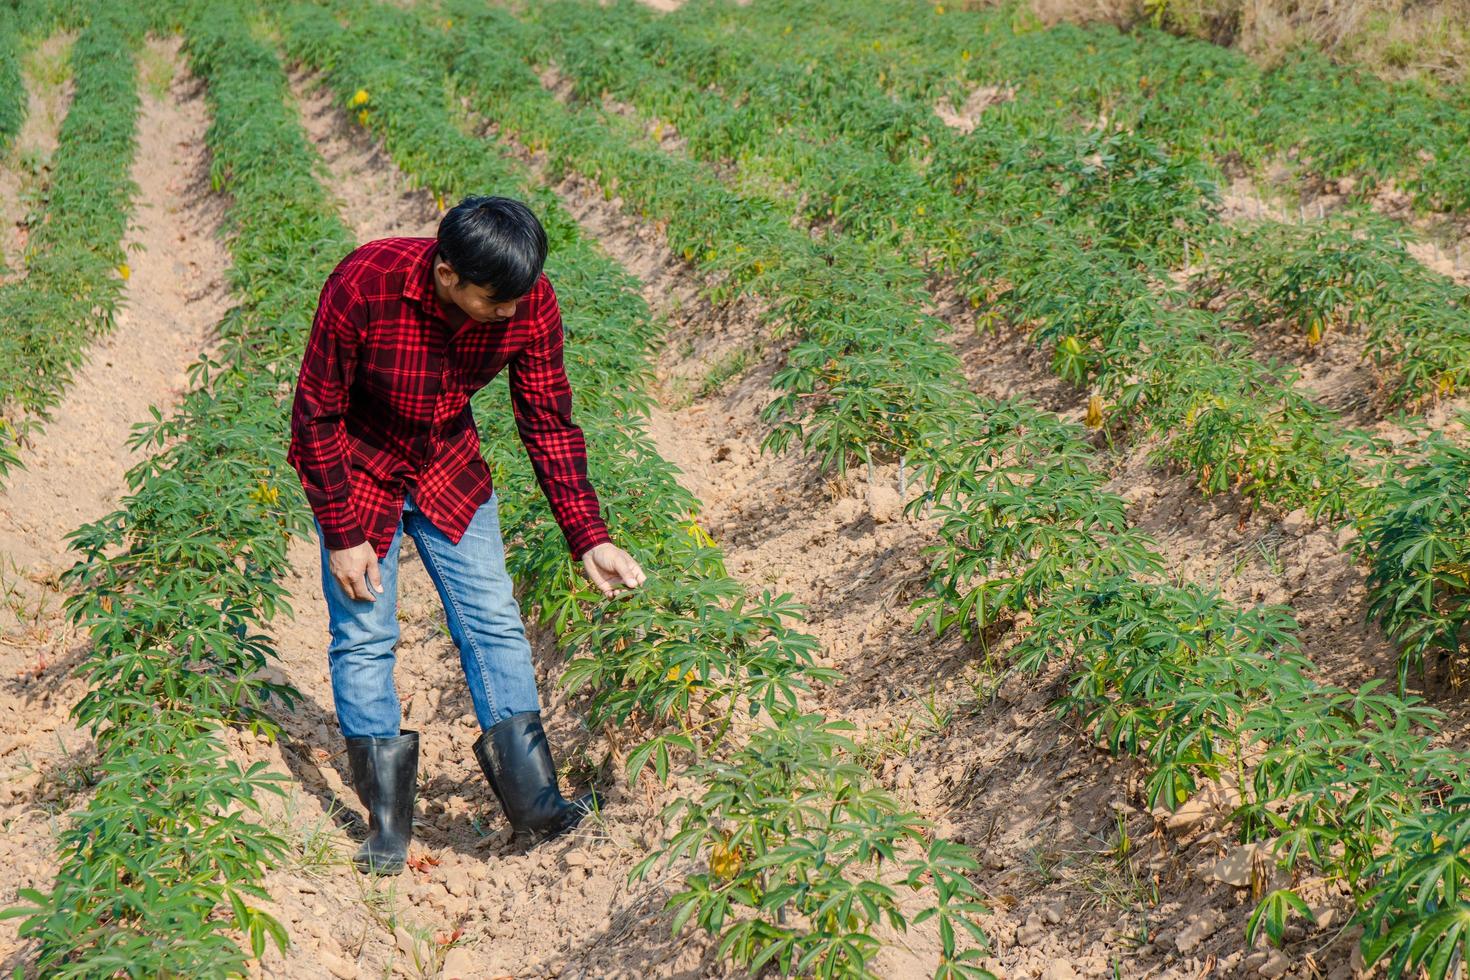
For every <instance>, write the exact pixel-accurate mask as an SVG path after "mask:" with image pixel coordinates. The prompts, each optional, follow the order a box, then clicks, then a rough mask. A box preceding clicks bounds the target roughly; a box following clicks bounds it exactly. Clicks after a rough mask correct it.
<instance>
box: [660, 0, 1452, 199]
mask: <svg viewBox="0 0 1470 980" xmlns="http://www.w3.org/2000/svg"><path fill="white" fill-rule="evenodd" d="M687 6H688V9H685V10H681V11H680V12H679V13H677V14H676V15H674V16H673V17H671V18H670V20H671V21H672V22H678V23H679V24H681V26H683V27H684V28H685V29H686V30H687V31H689V32H690V33H697V34H699V35H700V36H702V37H705V38H707V39H713V38H715V37H717V36H724V35H728V34H731V33H735V32H737V31H739V32H748V33H754V34H768V35H770V36H771V37H773V38H779V37H781V36H782V35H783V34H784V33H787V32H788V29H789V28H792V27H800V29H801V31H802V33H803V35H804V36H811V37H813V38H816V39H819V40H820V43H822V44H823V45H825V46H827V47H829V48H831V49H832V54H834V55H835V56H836V57H835V59H834V60H832V61H829V62H825V63H823V68H824V69H826V68H829V67H831V66H834V65H835V66H840V69H841V70H842V71H843V73H844V74H845V76H846V78H847V79H848V85H849V86H861V87H871V86H874V85H877V86H879V87H881V88H884V89H885V90H887V91H890V92H892V93H895V94H898V95H902V96H905V97H910V98H916V99H917V100H919V101H921V102H923V103H925V104H930V103H933V102H934V101H935V100H936V99H940V98H943V99H947V100H951V99H952V100H953V102H954V103H955V104H958V103H960V102H962V101H963V100H964V99H965V98H966V96H968V95H969V94H970V93H971V92H972V91H973V90H974V88H976V87H977V86H987V85H990V86H1014V88H1015V90H1016V97H1017V98H1018V99H1020V100H1029V101H1031V102H1033V103H1034V104H1035V105H1036V106H1037V107H1038V108H1040V109H1041V110H1043V111H1046V112H1049V113H1053V114H1057V115H1067V116H1069V117H1071V118H1073V119H1075V120H1095V119H1097V118H1098V117H1099V116H1104V117H1106V118H1107V119H1108V120H1116V121H1118V122H1121V123H1122V124H1123V125H1124V127H1125V128H1127V129H1131V130H1134V131H1137V132H1140V133H1142V134H1144V135H1147V136H1149V137H1153V138H1164V139H1167V140H1168V141H1169V142H1171V143H1173V144H1174V145H1176V146H1178V147H1179V148H1180V149H1182V150H1184V151H1185V152H1188V153H1190V154H1191V155H1197V156H1203V157H1206V158H1210V159H1212V160H1214V161H1217V166H1219V167H1221V168H1230V169H1235V168H1240V167H1244V168H1247V169H1257V168H1259V167H1261V166H1262V165H1263V164H1264V163H1266V162H1267V161H1268V160H1270V159H1271V158H1272V157H1273V156H1274V157H1278V158H1285V162H1287V163H1288V164H1289V165H1290V166H1291V167H1292V168H1293V169H1294V170H1295V171H1296V173H1297V174H1298V176H1299V177H1300V178H1304V179H1308V180H1311V179H1316V180H1321V179H1326V180H1336V179H1339V178H1344V177H1349V178H1353V187H1352V188H1351V191H1350V193H1351V194H1352V195H1353V196H1355V197H1357V198H1358V199H1360V200H1366V199H1368V198H1369V197H1370V196H1371V195H1372V194H1373V192H1374V191H1375V190H1377V189H1378V188H1379V187H1380V186H1382V185H1383V184H1384V183H1385V182H1387V181H1388V180H1389V179H1394V180H1395V181H1396V182H1397V183H1398V184H1399V186H1401V187H1402V188H1403V189H1404V190H1406V191H1407V192H1408V193H1409V194H1410V195H1411V198H1412V200H1413V202H1414V204H1415V205H1416V206H1417V207H1418V208H1419V209H1421V210H1454V211H1463V210H1465V209H1466V208H1467V207H1470V178H1467V176H1466V175H1467V174H1470V168H1467V166H1466V163H1467V153H1470V150H1467V148H1466V146H1465V144H1464V141H1462V140H1458V139H1457V138H1456V136H1455V134H1456V133H1458V132H1463V131H1464V130H1465V129H1466V127H1467V124H1470V90H1467V89H1466V87H1465V86H1463V85H1462V86H1458V87H1455V88H1448V87H1441V86H1438V85H1435V84H1433V83H1429V82H1419V81H1408V82H1395V83H1387V82H1384V81H1383V80H1381V79H1379V78H1377V77H1375V76H1374V75H1372V74H1371V73H1370V72H1367V71H1365V70H1362V69H1360V68H1357V67H1355V66H1350V65H1336V64H1333V63H1332V62H1331V61H1330V60H1329V59H1328V58H1327V57H1325V56H1324V55H1323V54H1322V53H1321V52H1320V51H1317V50H1315V49H1314V48H1312V47H1311V46H1309V45H1301V46H1298V47H1297V48H1295V49H1294V50H1292V51H1290V52H1288V53H1287V55H1286V56H1285V58H1284V59H1283V60H1282V63H1281V64H1279V65H1278V66H1276V67H1273V68H1270V69H1262V68H1261V67H1260V66H1258V65H1257V64H1255V63H1254V62H1253V61H1252V60H1251V59H1249V58H1248V57H1246V56H1244V55H1242V54H1240V53H1239V52H1236V51H1232V50H1229V49H1225V48H1221V47H1218V46H1216V45H1213V44H1207V43H1203V42H1200V41H1195V40H1189V39H1180V38H1176V37H1172V36H1170V35H1168V34H1166V33H1164V32H1162V31H1158V30H1154V29H1150V28H1148V27H1146V26H1140V27H1138V28H1136V29H1134V30H1133V31H1131V32H1129V33H1126V34H1124V33H1120V32H1118V31H1117V30H1114V29H1113V28H1111V27H1109V26H1107V25H1102V24H1095V25H1088V26H1082V27H1079V26H1076V25H1070V24H1062V25H1058V26H1056V27H1054V28H1049V29H1045V30H1043V29H1041V24H1040V23H1039V22H1037V21H1036V20H1035V18H1034V17H1033V16H1032V15H1031V14H1030V13H1029V11H1027V10H1026V9H1025V8H1024V6H1022V5H1016V4H1010V5H1001V6H999V7H996V8H987V9H980V10H964V9H954V8H952V7H947V6H946V5H944V4H936V5H934V6H932V7H929V8H927V9H923V10H914V11H912V13H911V15H910V16H904V17H894V16H892V12H891V10H889V9H888V8H887V7H886V5H884V4H882V3H879V2H875V0H844V2H839V3H834V4H814V3H813V2H812V0H770V2H766V3H760V4H753V5H750V6H748V7H742V8H733V9H732V8H727V7H721V6H719V5H713V4H691V5H687ZM705 25H707V26H705ZM786 63H789V59H788V61H787V62H783V63H782V64H786ZM773 67H778V66H773ZM844 90H849V91H850V90H853V89H852V88H851V87H849V88H846V89H844ZM1344 189H1346V187H1345V188H1344Z"/></svg>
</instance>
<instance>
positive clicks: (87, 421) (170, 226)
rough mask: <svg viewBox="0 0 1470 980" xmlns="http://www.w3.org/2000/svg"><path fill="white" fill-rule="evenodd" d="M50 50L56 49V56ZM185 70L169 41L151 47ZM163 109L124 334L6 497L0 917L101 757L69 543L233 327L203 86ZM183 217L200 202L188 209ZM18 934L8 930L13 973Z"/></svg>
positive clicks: (0, 538) (27, 882) (71, 395)
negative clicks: (139, 430)
mask: <svg viewBox="0 0 1470 980" xmlns="http://www.w3.org/2000/svg"><path fill="white" fill-rule="evenodd" d="M54 43H55V42H54V39H53V41H52V42H48V44H54ZM149 47H150V49H151V52H152V54H153V55H154V56H155V57H157V58H158V59H160V60H162V61H164V62H167V63H170V64H173V65H176V66H177V65H179V63H180V59H179V56H178V44H177V42H176V41H175V40H168V41H150V42H149ZM178 70H179V72H180V75H179V76H178V77H177V78H176V79H175V81H174V82H173V84H172V86H171V87H170V88H169V90H168V93H167V95H166V96H165V97H164V98H162V99H159V98H155V97H154V96H153V95H151V94H148V93H146V92H145V94H144V97H143V104H142V111H141V115H140V117H139V130H138V132H139V144H138V151H137V156H136V158H135V162H134V165H133V179H134V180H136V181H137V182H138V184H139V187H140V189H141V190H140V193H139V196H138V198H137V201H136V209H135V212H134V218H133V226H132V228H131V230H130V231H129V233H128V236H127V239H126V241H127V242H128V244H129V245H139V246H141V247H142V251H138V252H131V253H130V254H131V255H133V256H134V257H133V258H132V260H131V264H132V276H131V278H130V279H129V280H128V285H127V291H126V294H125V297H124V303H125V305H124V307H123V309H122V311H121V312H120V313H119V315H118V322H117V325H116V328H115V329H114V330H113V331H112V332H111V333H110V334H109V335H108V336H106V337H104V338H102V339H101V340H100V341H98V343H97V344H96V346H94V347H93V349H92V350H91V351H90V353H89V356H88V360H87V363H86V365H85V367H83V368H82V369H81V370H80V371H79V372H78V373H77V376H76V379H75V381H74V382H73V384H72V385H71V387H70V389H69V390H68V391H67V392H66V395H65V400H64V401H63V402H62V404H61V405H60V406H59V407H58V409H57V411H56V416H55V421H53V422H52V423H51V424H49V425H48V426H47V427H46V429H45V431H44V432H43V433H42V434H41V435H40V437H39V438H38V439H37V440H36V444H35V446H34V447H33V448H32V449H30V450H29V451H28V452H27V453H26V458H25V463H26V469H24V470H18V471H16V472H15V473H14V475H13V476H12V478H11V479H10V480H9V485H8V487H7V488H6V490H5V491H4V492H3V493H0V577H3V578H0V582H3V588H0V592H3V595H4V599H5V602H4V608H3V609H0V684H3V688H4V690H3V694H0V697H3V698H4V699H5V701H6V702H7V711H6V712H5V713H4V714H3V716H0V825H3V828H4V833H3V834H0V863H3V864H4V865H5V867H6V868H7V869H8V870H7V873H6V875H5V876H4V885H3V889H0V906H4V905H10V904H11V903H13V902H14V901H15V897H16V891H17V889H19V888H24V887H40V888H43V889H44V888H46V887H47V886H49V884H50V882H51V879H52V876H53V874H54V871H55V859H54V854H53V849H54V843H55V842H54V839H53V828H52V826H51V821H52V820H53V819H60V815H61V814H64V813H66V812H68V811H69V810H71V809H72V808H73V807H74V806H75V805H77V803H78V802H79V800H80V794H81V793H82V791H83V784H82V777H83V774H84V773H85V772H86V769H87V767H88V765H89V763H90V758H89V757H90V753H91V742H90V739H89V738H88V737H87V735H86V733H84V732H78V731H77V730H76V729H75V728H74V727H73V726H72V725H71V723H70V721H69V719H68V717H67V716H68V712H69V711H70V709H71V706H72V705H73V704H74V703H75V702H76V700H77V699H78V697H80V695H81V694H82V692H83V691H84V690H85V684H84V683H83V682H81V681H80V680H78V679H75V678H72V677H70V676H68V675H69V672H70V669H71V668H72V666H73V665H74V664H76V663H77V662H78V661H79V660H80V659H81V658H82V657H83V656H84V655H85V653H86V650H87V642H86V636H85V634H82V633H78V632H77V631H76V630H74V629H73V628H72V627H71V626H70V624H68V623H67V622H66V621H65V618H64V616H63V615H62V613H61V602H62V600H63V598H64V594H63V592H62V591H61V589H60V588H59V584H58V582H57V579H56V576H57V574H58V573H59V572H61V571H62V570H64V569H65V568H67V567H69V566H70V565H71V564H72V563H73V561H74V560H75V559H76V557H77V556H76V555H75V554H73V553H69V551H68V547H67V543H66V541H65V535H66V534H67V533H68V532H70V531H71V530H73V529H74V528H76V527H77V526H79V525H81V524H83V523H86V522H88V521H92V520H95V519H97V518H100V517H102V516H104V515H106V514H107V513H109V512H111V511H112V510H113V509H114V508H115V507H116V506H117V504H118V502H119V500H120V498H121V497H122V495H123V494H124V493H126V491H127V484H126V481H125V479H124V473H125V472H126V470H127V469H128V468H129V467H130V466H132V465H133V464H135V463H137V462H138V461H139V460H140V459H142V458H144V457H145V456H146V455H147V453H146V452H144V453H138V452H133V451H131V450H129V449H128V447H127V442H128V436H129V430H130V426H131V425H132V423H133V422H134V421H136V420H140V419H146V418H148V410H149V407H150V406H155V405H156V406H158V407H159V408H160V409H161V410H163V411H165V412H166V411H167V410H168V407H169V406H170V405H171V404H173V403H174V402H175V401H176V400H177V399H178V397H179V396H180V395H181V394H182V392H183V391H184V390H185V387H186V385H187V377H186V375H185V369H186V368H187V366H188V365H189V364H190V363H191V362H192V361H193V360H194V359H195V357H196V355H197V354H198V352H199V351H201V350H202V349H204V347H205V345H206V343H207V340H208V338H209V336H210V333H211V330H212V327H213V325H214V324H215V323H216V322H217V321H218V320H219V318H220V317H221V315H222V314H223V313H224V311H225V309H226V305H227V300H228V297H227V290H226V287H225V282H224V273H225V269H226V268H227V266H228V258H227V256H226V254H225V252H224V249H223V248H222V246H221V245H220V243H219V241H218V237H217V235H218V230H219V221H220V217H221V214H222V202H221V201H219V200H218V199H217V198H213V197H210V196H209V195H208V190H209V176H208V165H209V161H208V157H207V155H206V152H205V150H204V131H205V128H206V126H207V124H208V120H207V118H206V115H205V108H204V102H203V97H202V95H203V93H202V90H201V87H200V86H199V85H198V83H197V82H196V81H194V80H192V79H190V78H188V77H186V76H184V75H183V74H182V68H179V69H178ZM181 202H197V203H196V204H193V205H185V204H183V203H181ZM16 928H17V923H16V920H14V919H10V920H5V921H4V922H0V958H3V963H4V970H5V972H6V973H9V971H10V968H11V967H12V966H13V965H14V963H13V962H12V961H13V958H14V955H15V952H16V946H15V942H16V938H15V937H16Z"/></svg>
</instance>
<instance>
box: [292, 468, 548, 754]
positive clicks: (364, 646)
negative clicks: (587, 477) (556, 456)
mask: <svg viewBox="0 0 1470 980" xmlns="http://www.w3.org/2000/svg"><path fill="white" fill-rule="evenodd" d="M313 521H315V518H313ZM316 531H317V542H318V544H319V545H320V547H321V555H322V592H323V594H324V595H325V596H326V600H327V614H328V618H329V620H330V628H331V643H330V645H329V646H328V648H327V659H328V661H329V663H330V665H331V676H332V700H333V702H334V703H335V705H336V709H337V724H338V725H339V726H340V727H341V729H342V734H343V736H344V737H347V738H353V737H357V736H362V735H372V736H377V737H379V738H389V737H392V736H395V735H397V734H398V732H399V723H400V722H401V721H402V718H403V713H402V707H401V706H400V704H399V701H398V693H397V690H396V689H395V688H394V685H393V665H394V660H395V658H394V649H393V648H394V646H395V645H396V644H397V642H398V547H399V544H400V543H401V542H402V540H403V532H404V531H407V532H408V533H409V535H410V536H411V537H412V538H413V540H414V543H415V544H416V545H417V546H418V551H419V555H420V557H421V558H422V559H423V562H424V567H425V568H426V569H428V571H429V577H430V578H431V579H432V580H433V582H434V587H435V588H436V589H438V590H439V599H440V601H441V602H443V603H444V612H445V615H446V617H447V618H448V620H449V635H450V637H451V638H452V639H453V640H454V645H455V646H456V647H458V648H459V662H460V665H461V666H462V667H463V668H464V674H465V680H466V681H467V682H468V685H469V689H470V699H471V700H472V701H473V702H474V705H475V717H476V718H477V719H478V720H479V723H480V727H481V728H482V729H488V728H490V727H492V726H494V725H495V723H496V722H499V721H501V720H503V719H505V718H508V717H510V716H511V715H513V714H515V713H516V712H518V711H539V710H541V703H540V700H539V698H538V697H537V693H536V671H535V668H534V667H532V666H531V645H530V644H529V643H528V642H527V641H526V628H525V625H524V624H523V623H522V622H521V609H520V605H519V604H518V603H517V602H516V598H515V595H514V593H513V592H512V591H511V579H510V575H509V574H508V573H507V572H506V570H505V545H504V544H503V543H502V541H501V538H500V511H499V500H498V499H497V496H496V494H494V493H492V494H491V496H490V499H489V500H487V501H486V502H485V503H484V504H482V505H481V506H480V508H479V509H478V510H476V511H475V516H474V518H473V519H472V520H471V521H470V526H469V528H468V529H467V530H466V531H465V533H464V537H462V538H461V539H460V541H459V544H454V543H453V542H451V541H450V540H449V539H448V538H447V537H445V536H444V533H443V532H442V531H440V530H439V529H438V528H437V527H435V526H434V525H433V523H432V522H430V520H429V519H428V518H427V517H425V516H424V513H423V511H421V510H419V509H418V508H417V507H416V506H414V503H413V494H412V491H410V492H409V493H408V495H407V496H406V497H405V499H404V505H403V517H402V519H401V520H399V522H398V528H397V529H396V530H395V531H394V532H393V541H392V543H391V544H390V545H389V546H388V555H387V557H386V558H383V559H380V560H379V561H378V574H379V576H380V577H381V578H382V581H383V592H382V594H380V595H378V597H377V600H376V601H370V600H366V599H353V598H352V597H351V596H349V595H348V594H347V593H346V592H344V591H343V590H342V587H341V586H340V585H338V584H337V580H336V579H334V578H333V577H332V574H331V569H330V566H329V564H328V552H327V547H326V545H325V544H323V543H322V537H321V533H322V527H321V523H320V522H316ZM369 588H371V587H370V586H369Z"/></svg>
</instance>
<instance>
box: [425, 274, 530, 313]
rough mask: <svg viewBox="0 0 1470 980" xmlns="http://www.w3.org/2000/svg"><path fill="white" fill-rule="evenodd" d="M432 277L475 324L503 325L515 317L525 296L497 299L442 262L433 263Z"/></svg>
mask: <svg viewBox="0 0 1470 980" xmlns="http://www.w3.org/2000/svg"><path fill="white" fill-rule="evenodd" d="M434 275H435V276H436V277H437V278H438V279H439V283H440V285H441V286H443V287H444V292H445V293H446V294H447V295H448V296H449V299H450V301H451V302H453V303H454V305H455V306H458V307H459V308H460V309H461V310H463V311H464V313H465V316H467V317H469V318H470V319H471V320H474V321H476V322H477V323H503V322H505V321H506V320H509V319H510V318H511V317H513V316H515V315H516V306H517V305H518V304H519V303H520V302H521V301H522V300H524V299H525V298H526V297H525V296H516V297H513V298H511V299H497V298H496V297H495V293H494V291H493V290H491V289H490V288H489V287H488V286H477V285H475V284H474V283H472V282H465V281H463V280H461V279H460V278H459V274H458V273H456V272H455V271H454V270H453V269H451V268H450V267H449V265H448V264H447V263H445V262H443V261H436V262H435V263H434Z"/></svg>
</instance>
